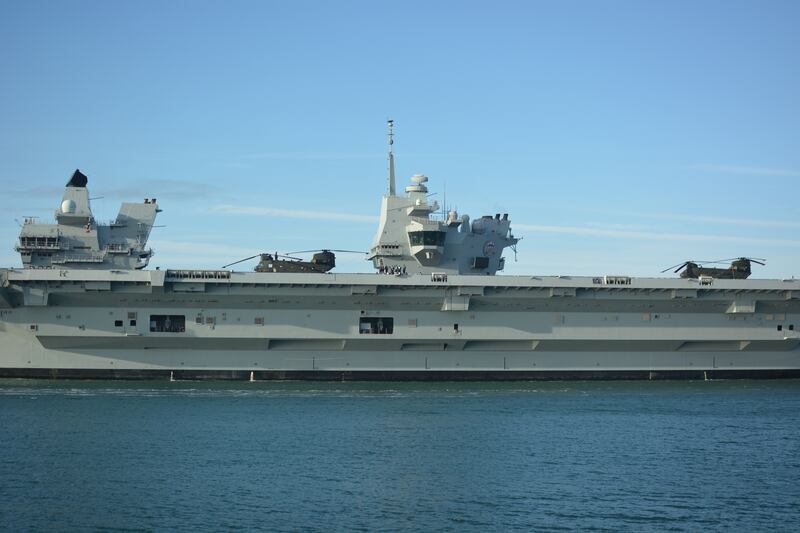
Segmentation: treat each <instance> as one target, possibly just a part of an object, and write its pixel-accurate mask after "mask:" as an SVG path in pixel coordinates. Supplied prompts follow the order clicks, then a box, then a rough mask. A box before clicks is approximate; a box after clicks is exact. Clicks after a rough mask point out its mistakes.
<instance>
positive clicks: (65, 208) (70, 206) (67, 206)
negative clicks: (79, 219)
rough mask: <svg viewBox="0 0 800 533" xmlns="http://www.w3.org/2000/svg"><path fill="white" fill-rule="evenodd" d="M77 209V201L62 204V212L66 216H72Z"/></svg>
mask: <svg viewBox="0 0 800 533" xmlns="http://www.w3.org/2000/svg"><path fill="white" fill-rule="evenodd" d="M76 207H77V206H76V205H75V200H64V201H63V202H61V212H62V213H64V214H65V215H71V214H73V213H75V209H76Z"/></svg>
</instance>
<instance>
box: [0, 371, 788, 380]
mask: <svg viewBox="0 0 800 533" xmlns="http://www.w3.org/2000/svg"><path fill="white" fill-rule="evenodd" d="M251 377H252V379H253V380H254V381H282V380H292V381H568V380H569V381H586V380H597V381H614V380H704V379H797V378H800V369H764V370H657V371H648V370H607V371H602V370H591V371H589V370H569V371H561V370H540V371H530V370H524V371H502V370H498V371H464V370H459V371H449V370H396V371H381V370H361V371H353V372H346V371H338V370H337V371H332V370H255V371H252V372H251V371H249V370H186V369H181V370H110V369H84V368H50V369H48V368H0V378H34V379H110V380H162V381H163V380H170V379H173V380H176V381H183V380H187V381H205V380H209V381H212V380H218V381H248V380H250V379H251Z"/></svg>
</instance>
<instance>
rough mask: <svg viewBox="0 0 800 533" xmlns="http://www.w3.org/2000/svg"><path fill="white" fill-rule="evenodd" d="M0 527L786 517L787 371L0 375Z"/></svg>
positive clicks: (679, 526)
mask: <svg viewBox="0 0 800 533" xmlns="http://www.w3.org/2000/svg"><path fill="white" fill-rule="evenodd" d="M0 529H1V530H4V531H23V530H42V531H43V530H47V531H54V530H55V531H120V530H124V531H139V530H144V531H193V530H197V529H201V530H214V531H230V530H251V531H256V530H262V531H576V530H582V531H709V530H712V531H713V530H716V531H776V530H777V531H798V530H800V382H799V381H709V382H549V383H536V382H516V383H433V384H421V383H359V382H354V383H353V382H351V383H307V382H305V383H304V382H260V383H259V382H255V383H248V382H241V383H238V382H237V383H230V382H227V383H226V382H115V381H96V382H86V381H44V380H43V381H26V380H3V381H0Z"/></svg>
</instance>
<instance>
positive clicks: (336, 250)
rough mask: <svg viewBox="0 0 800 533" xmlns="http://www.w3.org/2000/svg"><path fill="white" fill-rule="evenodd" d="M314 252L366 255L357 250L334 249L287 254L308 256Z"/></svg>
mask: <svg viewBox="0 0 800 533" xmlns="http://www.w3.org/2000/svg"><path fill="white" fill-rule="evenodd" d="M314 252H341V253H346V254H366V253H367V252H362V251H359V250H338V249H336V248H320V249H317V250H299V251H297V252H289V253H290V254H310V253H314Z"/></svg>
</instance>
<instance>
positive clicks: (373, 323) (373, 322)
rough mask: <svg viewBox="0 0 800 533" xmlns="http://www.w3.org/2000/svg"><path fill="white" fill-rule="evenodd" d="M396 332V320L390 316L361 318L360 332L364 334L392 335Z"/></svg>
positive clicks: (359, 323)
mask: <svg viewBox="0 0 800 533" xmlns="http://www.w3.org/2000/svg"><path fill="white" fill-rule="evenodd" d="M393 331H394V318H392V317H388V316H370V317H361V319H360V320H359V322H358V332H359V333H362V334H381V335H383V334H391V333H392V332H393Z"/></svg>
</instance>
